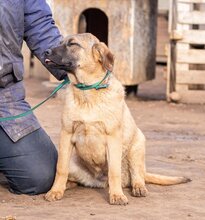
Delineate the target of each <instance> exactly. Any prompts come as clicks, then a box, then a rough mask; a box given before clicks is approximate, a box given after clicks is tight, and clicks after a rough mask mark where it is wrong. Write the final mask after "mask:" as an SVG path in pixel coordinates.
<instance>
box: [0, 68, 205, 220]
mask: <svg viewBox="0 0 205 220" xmlns="http://www.w3.org/2000/svg"><path fill="white" fill-rule="evenodd" d="M157 70H158V71H157V77H156V79H155V80H153V81H150V82H146V83H144V84H142V85H140V89H139V97H138V98H134V97H132V98H129V99H127V104H128V106H129V108H130V109H131V112H132V114H133V116H134V118H135V121H136V123H137V125H138V126H139V128H141V130H142V131H143V132H144V134H145V136H146V138H147V150H146V164H147V170H148V171H152V172H155V173H160V174H167V175H179V176H181V175H183V176H187V177H189V178H191V179H192V182H190V183H187V184H181V185H175V186H157V185H147V188H148V190H149V194H148V196H147V197H146V198H134V197H132V196H131V195H130V189H125V190H124V192H125V194H126V195H127V197H128V199H129V204H128V205H127V206H111V205H109V204H108V190H107V189H106V190H104V189H89V188H84V187H77V188H75V189H72V190H68V191H66V193H65V196H64V198H63V200H61V201H57V202H53V203H49V202H46V201H44V199H43V195H38V196H26V195H14V194H11V193H10V192H9V191H8V188H7V183H6V180H5V179H4V177H3V176H1V177H0V219H5V217H6V216H13V217H14V218H16V219H18V220H25V219H29V220H37V219H40V220H41V219H49V220H54V219H62V220H64V219H65V220H66V219H69V220H72V219H75V220H78V219H80V220H81V219H83V220H87V219H89V220H90V219H92V220H101V219H103V220H105V219H106V220H107V219H108V220H115V219H116V220H122V219H123V220H124V219H129V220H135V219H137V220H166V219H167V220H168V219H175V220H186V219H190V220H193V219H194V220H201V219H205V106H204V105H186V104H173V103H167V102H166V101H165V80H164V79H163V77H162V75H163V73H162V72H163V68H162V67H158V68H157ZM25 85H26V89H27V100H28V101H29V102H30V103H31V105H35V104H37V103H38V102H40V101H41V100H42V99H43V98H45V97H46V96H48V94H49V93H50V91H51V90H52V89H51V88H45V87H44V86H43V85H42V82H41V81H38V80H36V79H29V80H26V81H25ZM61 109H62V108H61V100H60V98H54V99H52V100H50V101H49V102H47V104H46V105H44V106H43V107H41V108H39V109H38V110H36V115H37V117H38V118H39V121H40V122H41V124H42V126H43V127H44V128H45V130H46V131H47V132H48V134H49V135H50V136H51V138H52V140H53V141H54V142H55V143H56V145H57V143H58V138H59V130H60V115H61ZM39 172H40V171H39Z"/></svg>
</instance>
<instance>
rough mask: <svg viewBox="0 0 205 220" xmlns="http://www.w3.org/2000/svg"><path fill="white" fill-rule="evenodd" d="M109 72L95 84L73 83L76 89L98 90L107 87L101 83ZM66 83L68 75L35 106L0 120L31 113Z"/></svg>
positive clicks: (68, 80)
mask: <svg viewBox="0 0 205 220" xmlns="http://www.w3.org/2000/svg"><path fill="white" fill-rule="evenodd" d="M110 74H111V72H110V71H107V73H106V75H105V76H104V78H103V79H102V80H101V81H99V82H97V83H95V84H92V85H86V84H83V83H78V84H75V87H76V88H78V89H81V90H89V89H96V90H98V89H103V88H107V87H108V86H109V84H102V83H103V82H104V81H105V80H106V79H107V78H108V77H109V75H110ZM66 84H70V79H69V78H68V77H66V78H65V79H64V81H63V82H62V83H61V84H59V85H58V86H57V87H56V88H55V89H54V90H53V92H52V93H51V94H50V95H49V96H48V97H47V98H46V99H45V100H43V101H42V102H40V103H39V104H37V105H36V106H34V107H33V108H31V109H30V110H28V111H26V112H23V113H21V114H19V115H15V116H10V117H5V118H0V122H2V121H10V120H14V119H17V118H22V117H25V116H27V115H29V114H31V113H32V112H33V111H34V110H35V109H37V108H38V107H40V106H41V105H43V104H44V103H45V102H47V101H48V100H49V99H50V98H51V97H52V96H54V95H55V94H56V93H57V92H58V91H59V90H60V89H61V88H62V87H63V86H64V85H66Z"/></svg>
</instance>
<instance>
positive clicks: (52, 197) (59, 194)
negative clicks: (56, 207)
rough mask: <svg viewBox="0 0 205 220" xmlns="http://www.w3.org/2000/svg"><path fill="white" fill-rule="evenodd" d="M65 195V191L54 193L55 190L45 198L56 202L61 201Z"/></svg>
mask: <svg viewBox="0 0 205 220" xmlns="http://www.w3.org/2000/svg"><path fill="white" fill-rule="evenodd" d="M63 194H64V191H60V190H59V191H54V190H50V191H48V192H47V193H46V195H45V196H44V198H45V200H47V201H49V202H53V201H56V200H60V199H62V198H63Z"/></svg>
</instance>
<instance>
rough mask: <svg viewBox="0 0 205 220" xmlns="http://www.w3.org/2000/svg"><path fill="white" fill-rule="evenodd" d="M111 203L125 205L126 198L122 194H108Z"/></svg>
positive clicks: (126, 202)
mask: <svg viewBox="0 0 205 220" xmlns="http://www.w3.org/2000/svg"><path fill="white" fill-rule="evenodd" d="M110 204H111V205H127V204H128V199H127V197H126V196H125V195H124V194H120V195H119V194H112V195H110Z"/></svg>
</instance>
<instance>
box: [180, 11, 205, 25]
mask: <svg viewBox="0 0 205 220" xmlns="http://www.w3.org/2000/svg"><path fill="white" fill-rule="evenodd" d="M178 22H179V23H180V24H205V12H204V11H189V12H186V11H178Z"/></svg>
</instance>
